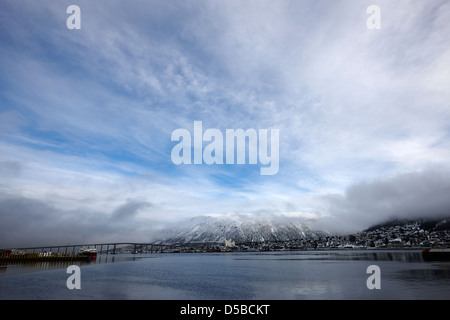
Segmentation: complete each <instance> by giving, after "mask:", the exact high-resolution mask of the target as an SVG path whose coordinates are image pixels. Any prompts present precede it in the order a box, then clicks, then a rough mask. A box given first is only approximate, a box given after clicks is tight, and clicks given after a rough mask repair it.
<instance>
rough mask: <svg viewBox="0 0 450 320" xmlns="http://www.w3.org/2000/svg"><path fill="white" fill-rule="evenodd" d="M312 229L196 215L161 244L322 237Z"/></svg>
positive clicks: (294, 222) (286, 221)
mask: <svg viewBox="0 0 450 320" xmlns="http://www.w3.org/2000/svg"><path fill="white" fill-rule="evenodd" d="M323 235H324V233H323V232H321V231H315V230H311V229H310V228H309V227H308V226H307V221H306V220H305V219H303V218H292V217H285V216H258V215H251V214H247V215H245V214H228V215H217V216H197V217H194V218H192V219H190V220H189V221H188V222H187V223H183V227H181V228H176V229H172V231H171V232H169V233H166V236H165V237H163V238H161V239H160V241H161V242H164V243H169V244H186V243H202V242H204V243H208V242H224V241H225V240H231V241H234V242H235V243H248V242H267V241H288V240H295V239H305V238H314V237H320V236H323Z"/></svg>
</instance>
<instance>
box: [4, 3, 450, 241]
mask: <svg viewBox="0 0 450 320" xmlns="http://www.w3.org/2000/svg"><path fill="white" fill-rule="evenodd" d="M375 2H376V3H375ZM375 2H374V1H350V0H348V1H333V2H332V3H330V2H329V1H310V0H304V1H287V0H286V1H280V0H277V1H265V0H262V1H261V0H260V1H234V0H233V1H230V0H227V1H220V2H219V1H204V0H199V1H188V2H187V1H157V0H155V1H142V0H138V1H133V2H132V3H129V2H125V1H120V0H116V1H95V3H93V2H92V1H76V3H75V2H73V1H58V2H55V1H47V0H43V1H38V2H36V1H11V0H5V1H2V3H1V5H0V6H1V10H0V30H1V31H0V46H1V47H0V48H1V50H0V58H1V65H0V70H1V72H0V174H1V176H2V179H1V180H0V202H1V204H0V215H1V216H0V219H2V220H3V225H4V226H8V229H10V230H12V231H11V233H4V235H3V237H2V238H1V241H2V242H3V243H5V244H8V245H9V244H10V243H17V242H19V241H21V240H20V239H21V238H20V237H16V236H13V235H12V232H13V231H14V232H15V234H16V235H17V234H19V235H20V234H24V233H33V234H36V235H39V236H36V239H34V240H33V239H31V240H30V241H32V242H33V241H34V242H36V243H37V242H39V241H41V242H52V241H53V240H52V239H55V240H54V241H57V239H59V238H60V237H63V236H67V237H68V238H69V239H70V240H68V241H76V240H78V239H79V238H78V237H80V236H78V235H77V234H76V232H75V231H73V232H69V231H68V230H70V228H71V226H77V228H80V229H81V228H85V229H86V230H90V231H92V230H95V232H90V233H89V237H90V238H92V240H94V239H95V240H109V239H112V238H114V237H115V238H121V239H124V240H130V241H131V240H139V241H145V240H146V239H147V237H150V235H151V233H152V230H153V229H154V228H156V227H158V226H162V225H163V224H164V223H165V222H167V221H170V222H172V221H177V220H178V219H181V218H188V217H192V216H195V215H202V214H227V213H250V214H263V213H264V214H287V215H295V216H305V217H308V218H310V217H314V218H315V219H316V220H317V222H320V223H319V225H320V226H321V227H330V226H331V225H333V226H336V225H342V229H345V228H347V229H352V228H353V229H355V228H356V229H357V228H362V227H367V226H368V225H369V224H370V223H374V222H378V220H380V219H382V218H386V217H388V216H389V215H407V214H409V213H410V212H411V211H410V210H409V209H408V210H406V209H405V207H404V206H403V204H402V205H399V204H398V203H399V202H401V201H409V200H411V199H409V200H404V198H403V195H399V194H397V196H392V195H395V194H396V193H395V192H391V193H390V195H391V196H389V197H387V198H386V197H384V196H381V195H380V193H379V192H378V190H379V188H380V186H383V188H384V189H385V190H389V186H392V185H397V186H403V185H402V183H406V184H407V185H408V186H409V185H411V184H413V185H417V188H415V189H414V191H411V192H412V193H411V194H412V195H414V194H415V193H414V192H418V193H420V192H421V190H422V191H423V189H426V192H429V193H430V194H439V192H441V191H439V190H447V189H446V188H448V185H447V184H446V183H447V182H446V181H447V180H446V179H445V177H447V174H448V167H449V161H448V160H449V159H450V139H449V134H450V130H449V128H450V106H449V102H448V101H450V100H449V98H450V91H449V90H448V88H449V87H450V77H449V75H448V74H449V73H448V70H449V67H450V49H449V48H450V47H449V45H448V44H449V43H450V41H449V40H450V39H449V38H450V30H449V29H450V26H449V24H448V21H449V19H450V5H449V3H448V2H447V1H433V2H431V3H430V2H427V1H406V0H402V1H396V2H395V3H393V2H392V1H375ZM72 4H76V5H78V6H79V7H80V9H81V29H80V30H69V29H67V27H66V20H67V18H68V17H69V14H67V13H66V9H67V7H68V6H69V5H72ZM371 4H376V5H378V6H379V7H380V10H381V26H382V28H381V29H380V30H369V29H368V28H367V27H366V20H367V18H368V17H369V15H368V14H367V13H366V9H367V7H368V6H369V5H371ZM196 120H198V121H202V122H203V128H204V129H206V128H217V129H219V130H222V131H223V132H225V130H226V129H238V128H242V129H244V130H245V129H248V128H254V129H256V130H258V129H271V128H273V129H278V130H279V132H280V169H279V172H278V174H277V175H274V176H261V175H260V174H259V166H257V165H239V166H238V165H211V166H208V165H181V166H176V165H174V164H173V163H172V162H171V158H170V153H171V150H172V148H173V147H174V145H175V144H176V143H174V142H173V141H171V139H170V138H171V133H172V132H173V131H174V130H175V129H177V128H186V129H188V130H190V131H191V132H192V130H193V123H194V121H196ZM405 177H407V178H405ZM428 177H432V178H428ZM410 179H412V180H410ZM424 181H425V182H424ZM424 183H428V184H427V185H424ZM355 190H357V191H355ZM358 190H359V191H358ZM361 190H366V191H365V192H364V195H365V196H364V197H362V198H364V203H366V204H367V203H370V204H371V208H372V209H368V208H366V207H365V206H363V207H362V208H360V204H361V203H360V202H359V201H360V199H357V200H355V198H354V197H353V196H352V195H354V194H360V193H359V192H360V191H361ZM367 190H373V192H369V191H367ZM361 192H362V191H361ZM381 194H383V193H381ZM368 195H371V196H372V197H370V196H368ZM380 197H381V198H380ZM362 198H361V199H362ZM410 198H411V197H410ZM412 198H413V199H418V198H420V199H422V198H421V197H416V198H415V197H412ZM405 199H407V197H406V198H405ZM439 199H440V198H439ZM442 201H444V200H442ZM437 202H438V203H441V202H440V201H437ZM422 203H423V200H422ZM430 205H431V204H430ZM442 205H443V206H445V205H447V203H445V202H444V203H443V204H442ZM30 206H31V207H33V209H30V208H29V207H30ZM379 206H381V208H384V209H380V207H379ZM38 208H42V211H40V210H38ZM355 208H360V209H358V210H357V209H355ZM373 208H376V209H377V210H374V209H373ZM386 208H388V209H386ZM433 208H434V207H433ZM425 209H426V210H428V209H429V208H428V207H426V208H425ZM436 210H437V209H436ZM361 211H365V212H361ZM368 211H370V214H369V213H367V212H368ZM372 211H373V212H372ZM437 211H439V210H437ZM45 212H47V213H48V214H46V213H45ZM118 212H119V213H120V214H117V213H118ZM439 212H440V211H439ZM127 213H128V214H127ZM24 220H27V221H29V222H28V223H27V226H20V227H19V226H18V225H19V222H20V221H24ZM330 221H331V222H330ZM328 222H330V223H328ZM124 225H125V226H126V227H123V226H124ZM16 228H17V229H16ZM49 230H50V231H49ZM69 235H70V236H69ZM16 238H17V239H16ZM132 238H133V239H132ZM82 239H86V235H83V238H82Z"/></svg>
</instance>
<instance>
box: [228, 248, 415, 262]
mask: <svg viewBox="0 0 450 320" xmlns="http://www.w3.org/2000/svg"><path fill="white" fill-rule="evenodd" d="M235 259H236V260H261V259H262V260H332V261H334V260H335V261H340V260H352V261H357V260H361V261H399V262H422V261H423V258H422V252H421V251H416V250H405V251H400V250H399V251H381V250H380V251H378V250H377V251H376V250H364V251H353V250H348V251H298V252H274V253H254V254H246V255H245V256H243V257H239V256H237V257H236V258H235Z"/></svg>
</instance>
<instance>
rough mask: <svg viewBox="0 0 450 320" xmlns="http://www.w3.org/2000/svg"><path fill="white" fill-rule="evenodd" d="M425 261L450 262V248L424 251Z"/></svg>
mask: <svg viewBox="0 0 450 320" xmlns="http://www.w3.org/2000/svg"><path fill="white" fill-rule="evenodd" d="M422 257H423V260H425V261H450V249H449V248H427V249H423V250H422Z"/></svg>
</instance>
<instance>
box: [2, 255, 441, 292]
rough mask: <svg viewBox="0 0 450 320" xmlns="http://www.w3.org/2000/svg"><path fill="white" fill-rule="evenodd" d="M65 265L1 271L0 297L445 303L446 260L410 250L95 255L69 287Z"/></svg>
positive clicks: (4, 269) (13, 267) (26, 267)
mask: <svg viewBox="0 0 450 320" xmlns="http://www.w3.org/2000/svg"><path fill="white" fill-rule="evenodd" d="M370 265H377V266H378V267H379V268H380V272H381V273H380V281H381V282H380V283H381V288H380V289H372V290H370V289H368V287H367V285H366V282H367V279H368V277H370V276H371V274H369V273H367V268H368V266H370ZM66 268H67V266H64V265H59V266H50V265H47V266H44V267H43V266H42V265H41V266H25V267H19V266H7V267H5V266H3V268H2V269H0V299H105V300H109V299H115V300H117V299H124V300H125V299H167V300H173V299H175V300H179V299H183V300H184V299H195V300H196V299H214V300H216V299H224V300H253V299H268V300H273V299H275V300H278V299H283V300H298V299H346V300H347V299H350V300H351V299H433V300H440V299H450V262H424V261H423V260H422V257H421V253H420V251H417V250H393V251H381V250H361V251H359V250H348V251H298V252H266V253H262V252H254V253H167V254H145V255H144V254H143V255H116V256H111V255H110V256H105V255H101V256H99V257H98V258H97V261H95V262H94V263H90V264H83V265H80V270H81V273H80V280H81V289H73V290H69V289H68V288H67V286H66V281H67V279H68V277H69V276H70V274H68V273H66Z"/></svg>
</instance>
